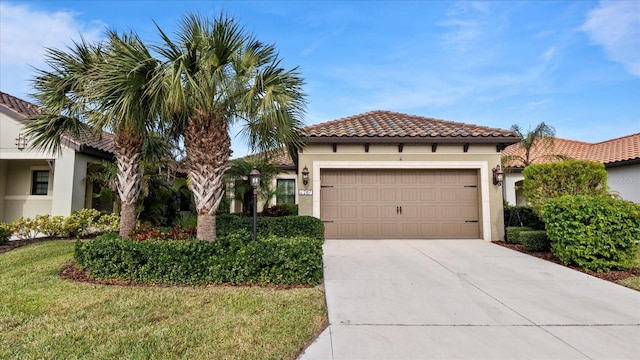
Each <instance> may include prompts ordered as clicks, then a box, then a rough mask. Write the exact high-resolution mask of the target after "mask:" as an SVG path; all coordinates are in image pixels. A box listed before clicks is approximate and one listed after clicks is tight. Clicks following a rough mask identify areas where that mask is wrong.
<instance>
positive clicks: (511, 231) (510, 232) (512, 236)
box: [505, 226, 533, 244]
mask: <svg viewBox="0 0 640 360" xmlns="http://www.w3.org/2000/svg"><path fill="white" fill-rule="evenodd" d="M532 230H533V229H532V228H530V227H526V226H509V227H507V228H506V229H505V231H506V233H507V238H506V239H505V240H506V242H507V243H509V244H522V242H520V233H521V232H523V231H532Z"/></svg>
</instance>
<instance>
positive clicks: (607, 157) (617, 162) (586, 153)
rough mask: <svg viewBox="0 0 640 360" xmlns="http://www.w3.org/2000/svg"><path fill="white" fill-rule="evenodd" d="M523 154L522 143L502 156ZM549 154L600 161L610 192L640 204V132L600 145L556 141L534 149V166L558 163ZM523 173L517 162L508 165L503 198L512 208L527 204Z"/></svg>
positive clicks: (511, 146)
mask: <svg viewBox="0 0 640 360" xmlns="http://www.w3.org/2000/svg"><path fill="white" fill-rule="evenodd" d="M522 152H523V149H522V148H521V147H520V145H519V144H513V145H510V146H509V147H507V148H505V149H504V150H503V151H502V154H503V155H504V156H508V155H522ZM548 155H563V156H565V157H568V158H573V159H577V160H589V161H599V162H601V163H602V164H604V167H605V169H606V170H607V174H608V185H609V189H610V191H611V192H612V193H614V194H616V195H618V196H620V197H621V198H622V199H624V200H629V201H633V202H636V203H640V133H636V134H631V135H627V136H623V137H619V138H615V139H611V140H606V141H602V142H599V143H586V142H581V141H575V140H567V139H560V138H556V139H554V142H553V147H543V146H539V147H536V146H534V148H533V149H532V151H531V159H534V160H533V163H541V162H548V161H558V160H554V159H553V158H552V157H549V156H548ZM523 170H524V166H523V164H522V163H519V162H517V161H512V162H509V163H508V164H506V165H505V171H504V172H505V175H504V182H503V190H504V198H505V200H506V201H507V202H508V203H509V204H511V205H525V204H526V200H525V198H524V194H523V192H522V182H523V180H524V176H523Z"/></svg>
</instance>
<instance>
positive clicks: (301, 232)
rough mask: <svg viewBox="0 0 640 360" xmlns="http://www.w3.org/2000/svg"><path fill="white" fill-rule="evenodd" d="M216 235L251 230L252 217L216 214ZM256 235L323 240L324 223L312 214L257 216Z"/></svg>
mask: <svg viewBox="0 0 640 360" xmlns="http://www.w3.org/2000/svg"><path fill="white" fill-rule="evenodd" d="M216 219H217V221H216V230H217V235H218V236H225V235H228V234H230V233H234V232H236V231H238V229H245V230H247V231H250V232H251V231H253V218H251V217H243V216H239V215H235V214H228V215H226V214H225V215H218V216H217V217H216ZM258 235H259V236H262V237H265V236H268V235H275V236H279V237H297V236H305V237H311V238H313V239H317V240H324V224H323V223H322V221H321V220H320V219H318V218H315V217H313V216H283V217H277V218H271V217H259V218H258Z"/></svg>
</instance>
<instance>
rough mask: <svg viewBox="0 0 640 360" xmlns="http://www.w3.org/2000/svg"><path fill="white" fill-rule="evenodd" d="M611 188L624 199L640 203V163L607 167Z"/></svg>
mask: <svg viewBox="0 0 640 360" xmlns="http://www.w3.org/2000/svg"><path fill="white" fill-rule="evenodd" d="M607 173H608V175H609V180H608V183H609V188H610V189H611V191H615V192H616V193H618V194H619V195H620V196H621V197H622V198H623V199H625V200H630V201H633V202H636V203H640V164H634V165H627V166H619V167H612V168H607Z"/></svg>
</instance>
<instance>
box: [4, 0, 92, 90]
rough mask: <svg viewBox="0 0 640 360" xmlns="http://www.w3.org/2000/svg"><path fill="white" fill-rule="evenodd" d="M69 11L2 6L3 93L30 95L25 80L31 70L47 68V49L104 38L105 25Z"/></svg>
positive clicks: (62, 47)
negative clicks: (26, 93) (82, 40)
mask: <svg viewBox="0 0 640 360" xmlns="http://www.w3.org/2000/svg"><path fill="white" fill-rule="evenodd" d="M78 15H79V14H77V13H73V12H69V11H55V12H46V11H42V10H35V9H33V8H31V7H29V6H28V5H16V4H12V3H7V2H2V3H0V60H1V61H2V68H1V69H0V72H1V74H0V75H1V76H2V79H3V80H2V90H3V91H7V92H9V93H11V94H12V95H16V96H24V93H25V92H28V87H27V86H26V83H25V80H26V79H28V78H30V77H31V75H32V73H33V70H32V68H31V67H36V68H43V67H44V66H45V63H44V54H45V48H58V49H64V48H66V47H67V46H68V45H70V44H71V43H72V41H73V40H76V41H78V40H79V39H80V37H81V34H82V36H83V37H84V38H85V39H87V40H88V41H95V40H97V39H98V38H99V37H100V34H101V33H102V31H103V28H104V25H103V24H102V23H99V22H92V23H83V22H81V21H79V20H78V19H77V17H78Z"/></svg>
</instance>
